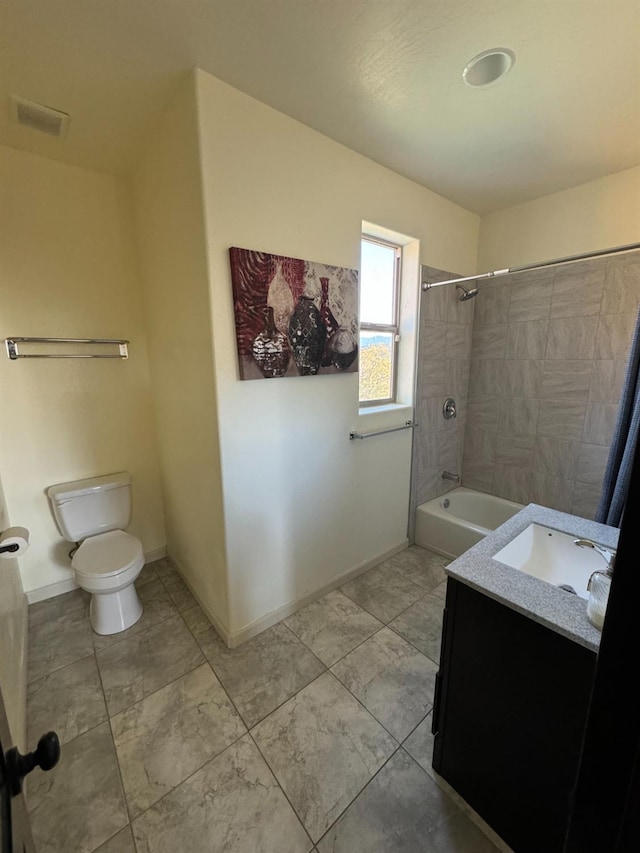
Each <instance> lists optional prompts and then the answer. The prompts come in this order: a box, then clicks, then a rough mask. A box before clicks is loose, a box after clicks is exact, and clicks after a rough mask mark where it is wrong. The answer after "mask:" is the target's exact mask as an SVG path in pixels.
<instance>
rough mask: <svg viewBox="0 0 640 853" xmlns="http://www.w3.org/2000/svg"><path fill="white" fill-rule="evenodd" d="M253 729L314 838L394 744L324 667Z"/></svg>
mask: <svg viewBox="0 0 640 853" xmlns="http://www.w3.org/2000/svg"><path fill="white" fill-rule="evenodd" d="M367 642H368V641H367ZM252 734H253V737H254V739H255V741H256V743H257V744H258V747H259V748H260V751H261V752H262V754H263V755H264V756H265V758H266V760H267V761H268V762H269V766H270V767H271V769H272V770H273V772H274V773H275V775H276V778H277V779H278V781H279V782H280V784H281V785H282V787H283V789H284V791H285V793H286V795H287V797H288V798H289V800H290V802H291V803H292V805H293V807H294V808H295V810H296V812H297V813H298V815H299V816H300V818H301V819H302V822H303V823H304V825H305V827H306V829H307V832H308V833H309V835H310V836H311V838H312V840H313V841H317V840H318V839H319V838H320V837H321V836H322V835H323V833H324V832H326V830H327V829H328V828H329V827H330V826H331V824H332V823H333V822H334V821H335V820H336V818H337V817H338V816H339V815H340V813H341V812H342V811H343V809H344V808H345V807H346V806H347V805H348V804H349V803H350V802H351V800H352V799H353V798H354V797H355V796H356V795H357V794H358V793H359V792H360V791H361V790H362V788H363V787H364V786H365V785H366V784H367V782H368V781H369V779H371V777H372V776H373V775H374V774H375V773H376V771H377V770H379V769H380V767H381V766H382V765H383V764H384V762H385V761H386V760H387V758H389V756H390V755H391V754H392V753H393V752H394V750H395V749H396V747H397V744H396V742H395V741H394V739H393V738H392V737H391V736H390V735H389V734H388V733H387V732H385V730H384V729H383V728H382V726H381V725H380V724H379V723H378V722H377V721H376V720H374V718H373V717H372V716H371V715H370V714H369V713H368V712H367V711H366V710H365V709H364V708H363V707H362V705H360V703H359V702H358V701H357V700H356V699H354V697H353V696H352V695H351V694H350V693H349V691H348V690H346V689H345V688H344V687H343V686H342V685H341V684H340V683H339V681H338V680H337V679H336V678H335V677H334V676H333V675H332V674H331V673H329V672H326V673H324V675H321V676H320V677H319V678H317V679H316V680H315V681H314V682H312V684H310V685H308V687H305V689H304V690H301V691H300V693H298V694H297V695H296V696H294V697H293V698H292V699H290V700H289V701H288V702H287V703H286V704H284V705H283V706H282V707H281V708H278V709H277V710H276V711H274V712H273V714H270V716H268V717H267V718H266V719H265V720H263V721H262V722H261V723H259V724H258V725H257V726H256V727H255V729H253V732H252Z"/></svg>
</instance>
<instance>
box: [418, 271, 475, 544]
mask: <svg viewBox="0 0 640 853" xmlns="http://www.w3.org/2000/svg"><path fill="white" fill-rule="evenodd" d="M455 277H456V273H451V272H446V271H444V270H438V269H434V268H432V267H427V266H423V267H422V281H431V282H434V281H445V280H446V279H450V278H455ZM457 295H458V292H457V291H456V289H455V286H454V285H448V286H445V287H436V288H434V289H433V290H428V291H426V292H425V293H423V294H422V298H421V301H420V329H419V343H418V377H417V388H416V419H417V421H418V427H417V428H416V430H415V434H414V444H413V460H412V479H411V482H412V495H411V498H412V500H411V508H412V509H411V513H410V516H409V517H410V519H411V524H410V531H409V534H410V536H411V537H412V536H413V529H412V528H413V517H414V512H413V510H414V508H415V507H416V506H417V505H418V504H421V503H424V502H425V501H428V500H431V499H432V498H436V497H438V496H439V495H442V494H444V493H445V492H448V491H449V490H450V489H452V488H455V486H456V484H455V483H452V482H451V481H449V480H443V479H442V472H443V471H451V472H452V473H455V474H459V475H460V476H462V453H463V447H464V427H465V412H466V407H467V389H468V386H469V364H470V359H471V340H472V329H473V325H472V324H473V313H474V302H475V301H476V300H473V299H472V300H470V301H468V302H460V301H459V300H458V298H457ZM447 397H453V398H454V399H455V401H456V403H457V405H458V416H457V417H456V418H452V419H451V420H445V418H444V417H443V414H442V405H443V403H444V400H445V399H446V398H447Z"/></svg>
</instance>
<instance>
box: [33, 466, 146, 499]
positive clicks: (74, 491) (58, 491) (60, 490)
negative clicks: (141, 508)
mask: <svg viewBox="0 0 640 853" xmlns="http://www.w3.org/2000/svg"><path fill="white" fill-rule="evenodd" d="M130 484H131V475H130V474H128V473H127V472H126V471H120V472H119V473H118V474H107V475H106V476H104V477H91V479H89V480H73V481H72V482H70V483H58V485H57V486H49V488H48V489H47V495H48V496H49V497H50V498H51V500H52V501H54V502H60V501H63V500H69V498H78V497H81V496H82V495H90V494H91V493H92V492H97V491H104V490H105V489H118V488H120V487H121V486H129V485H130Z"/></svg>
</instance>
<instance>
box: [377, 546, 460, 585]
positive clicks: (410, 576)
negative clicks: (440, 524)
mask: <svg viewBox="0 0 640 853" xmlns="http://www.w3.org/2000/svg"><path fill="white" fill-rule="evenodd" d="M450 562H451V561H450V560H448V559H447V558H446V557H443V556H442V555H441V554H436V553H435V552H434V551H427V550H426V549H425V548H421V547H420V546H419V545H412V546H411V547H410V548H407V549H406V550H405V551H400V553H399V554H396V555H395V556H394V557H391V558H390V559H389V560H387V562H386V565H388V566H392V567H393V568H394V569H395V570H396V571H397V572H398V574H400V575H401V576H402V577H403V578H405V580H408V581H411V583H414V584H416V586H419V587H422V589H424V590H425V591H426V592H430V591H431V590H432V589H433V588H434V587H436V586H438V584H441V583H442V581H443V580H444V579H445V578H446V575H445V571H444V567H445V566H446V565H447V564H448V563H450Z"/></svg>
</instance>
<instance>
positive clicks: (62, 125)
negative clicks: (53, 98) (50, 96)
mask: <svg viewBox="0 0 640 853" xmlns="http://www.w3.org/2000/svg"><path fill="white" fill-rule="evenodd" d="M9 100H10V102H11V114H12V116H13V118H14V119H15V120H16V121H17V122H19V123H20V124H24V125H26V126H27V127H32V128H33V129H34V130H40V131H41V132H42V133H48V134H49V135H50V136H57V137H59V138H60V139H64V138H65V137H66V135H67V133H68V130H69V120H70V116H69V114H68V113H63V112H60V110H54V109H51V107H45V106H44V105H43V104H35V103H34V102H33V101H27V100H26V99H25V98H19V97H17V96H16V95H10V96H9Z"/></svg>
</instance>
